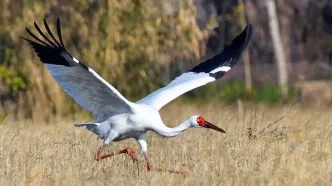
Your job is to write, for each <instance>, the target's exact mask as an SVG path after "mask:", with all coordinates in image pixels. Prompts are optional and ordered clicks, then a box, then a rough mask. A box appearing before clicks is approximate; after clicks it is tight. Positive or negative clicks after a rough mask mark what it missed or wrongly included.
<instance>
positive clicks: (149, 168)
mask: <svg viewBox="0 0 332 186" xmlns="http://www.w3.org/2000/svg"><path fill="white" fill-rule="evenodd" d="M146 168H147V170H148V172H150V171H152V170H153V168H152V165H151V164H150V163H149V162H147V163H146Z"/></svg>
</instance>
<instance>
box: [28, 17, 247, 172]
mask: <svg viewBox="0 0 332 186" xmlns="http://www.w3.org/2000/svg"><path fill="white" fill-rule="evenodd" d="M34 26H35V28H36V30H37V31H38V33H39V34H40V35H41V36H42V38H43V39H44V40H42V39H40V38H38V37H37V36H36V35H35V34H33V33H32V32H31V31H30V30H29V29H28V28H26V31H27V32H28V34H30V35H31V36H32V38H34V40H35V41H33V40H31V39H27V38H24V37H22V39H24V40H26V41H28V43H29V44H30V45H31V47H32V48H33V49H34V51H35V52H36V53H37V55H38V56H39V58H40V61H41V62H42V63H44V64H45V66H46V68H47V69H48V71H49V72H50V74H51V75H52V76H53V78H54V79H55V80H56V81H57V82H58V84H59V85H60V86H61V87H62V88H63V90H64V91H65V92H66V93H67V94H68V95H69V96H71V97H72V98H73V99H74V100H75V101H76V102H77V103H78V104H79V105H80V106H81V107H83V108H84V109H86V110H88V111H89V112H91V113H92V114H93V115H94V116H95V118H96V120H95V121H93V122H89V123H84V124H76V125H75V126H76V127H86V128H87V129H88V130H89V131H91V132H93V133H95V134H96V135H99V137H100V138H101V139H102V140H103V144H102V145H101V147H100V148H99V149H98V150H97V153H96V156H95V160H97V161H99V160H101V159H104V158H107V157H111V156H114V155H115V154H122V153H126V154H128V155H130V156H131V157H132V158H133V159H134V160H137V155H136V153H135V152H134V151H133V150H132V149H130V148H126V149H124V150H121V151H119V152H118V153H111V154H106V155H102V154H101V151H102V149H103V148H104V147H105V146H107V145H110V144H111V142H117V141H121V140H125V139H129V138H134V139H136V140H137V142H138V143H139V145H140V147H141V150H142V152H143V155H144V158H145V161H146V167H147V170H148V171H151V170H152V166H151V164H150V162H149V159H148V153H147V135H146V132H147V131H153V132H156V133H157V134H159V135H161V136H164V137H174V136H177V135H179V134H181V133H182V132H183V131H185V130H186V129H189V128H208V129H213V130H216V131H218V132H221V133H226V132H225V131H224V130H223V129H221V128H219V127H217V126H215V125H213V124H211V123H210V122H208V121H207V120H206V119H205V118H203V117H202V116H199V115H194V116H191V117H189V118H188V119H187V120H185V121H184V122H182V123H181V124H180V125H178V126H177V127H174V128H170V127H167V126H166V125H165V124H164V123H163V121H162V119H161V117H160V114H159V110H160V109H161V108H162V107H163V106H164V105H166V104H167V103H169V102H170V101H172V100H173V99H175V98H176V97H178V96H180V95H182V94H184V93H185V92H188V91H190V90H192V89H195V88H197V87H200V86H203V85H205V84H207V83H210V82H213V81H215V80H217V79H219V78H221V77H222V76H223V75H224V74H225V73H226V72H228V71H229V70H230V69H231V68H232V67H233V66H234V65H235V64H236V63H237V62H238V61H239V59H240V57H241V56H242V54H243V53H244V51H245V49H246V47H247V45H248V43H249V40H250V37H251V32H252V28H251V25H250V24H249V25H247V26H246V28H245V29H244V30H243V31H242V33H241V34H239V35H238V36H237V37H236V38H235V39H234V40H233V41H232V43H231V44H230V45H229V46H227V47H226V48H225V49H224V50H223V51H222V52H220V53H219V54H217V55H215V56H214V57H212V58H210V59H208V60H206V61H205V62H202V63H200V64H198V65H197V66H195V67H194V68H192V69H191V70H189V71H187V72H185V73H183V74H182V75H180V76H179V77H177V78H175V79H174V80H173V81H171V82H170V83H169V84H168V85H167V86H165V87H163V88H161V89H159V90H157V91H155V92H152V93H151V94H149V95H148V96H146V97H144V98H143V99H141V100H139V101H137V102H136V103H134V102H131V101H129V100H127V99H126V98H125V97H124V96H122V95H121V94H120V92H118V91H117V90H116V89H115V88H114V87H113V86H112V85H110V84H109V83H108V82H106V81H105V80H104V79H103V78H102V77H100V76H99V75H98V74H97V73H96V72H95V71H94V70H93V69H91V68H90V67H88V66H86V65H84V64H83V63H82V62H81V61H80V60H78V59H77V58H75V57H73V56H72V55H71V54H70V53H69V52H68V51H67V50H66V48H65V46H64V44H63V41H62V36H61V28H60V20H59V18H58V19H57V23H56V28H57V35H58V39H56V38H55V37H54V35H53V33H52V32H51V29H50V28H49V26H48V24H47V22H46V20H44V26H45V29H46V31H47V33H48V35H49V37H51V39H50V38H49V37H47V36H46V35H45V33H44V32H42V30H41V29H40V28H39V26H38V25H37V24H36V22H35V23H34Z"/></svg>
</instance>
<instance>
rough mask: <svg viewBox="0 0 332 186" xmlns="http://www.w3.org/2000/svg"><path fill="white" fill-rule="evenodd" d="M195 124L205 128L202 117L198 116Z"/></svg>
mask: <svg viewBox="0 0 332 186" xmlns="http://www.w3.org/2000/svg"><path fill="white" fill-rule="evenodd" d="M197 123H198V125H200V126H202V127H204V126H205V119H204V118H203V117H202V116H199V117H198V118H197Z"/></svg>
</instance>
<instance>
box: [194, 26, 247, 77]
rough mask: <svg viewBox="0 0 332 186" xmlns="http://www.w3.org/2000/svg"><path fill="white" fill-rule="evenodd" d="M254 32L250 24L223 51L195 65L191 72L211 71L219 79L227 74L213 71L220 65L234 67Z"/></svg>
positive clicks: (211, 74)
mask: <svg viewBox="0 0 332 186" xmlns="http://www.w3.org/2000/svg"><path fill="white" fill-rule="evenodd" d="M251 34H252V25H251V24H248V25H247V26H246V27H245V29H244V30H243V31H242V32H241V34H239V35H238V36H237V37H235V38H234V39H233V41H232V43H231V44H230V45H229V46H227V47H226V48H225V49H224V50H223V51H222V52H220V53H219V54H217V55H215V56H214V57H212V58H210V59H208V60H206V61H205V62H202V63H200V64H199V65H197V66H195V67H194V68H193V69H191V70H190V71H189V72H195V73H200V72H204V73H209V74H210V76H212V77H214V78H216V79H218V78H220V77H222V76H223V75H224V74H225V71H218V72H214V73H211V71H213V70H215V69H217V68H218V67H222V66H225V67H230V68H231V67H233V66H234V65H235V64H236V63H237V62H238V61H239V59H240V58H241V56H242V54H243V53H244V51H245V49H246V48H247V46H248V44H249V41H250V38H251Z"/></svg>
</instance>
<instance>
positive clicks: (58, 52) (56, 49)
mask: <svg viewBox="0 0 332 186" xmlns="http://www.w3.org/2000/svg"><path fill="white" fill-rule="evenodd" d="M44 25H45V28H46V30H47V32H48V34H49V35H50V36H51V38H52V39H53V40H54V42H55V43H53V42H52V41H51V40H50V39H49V38H48V37H47V36H46V35H45V34H44V33H43V32H42V30H41V29H40V28H39V26H38V25H37V24H36V23H34V26H35V28H36V30H37V31H38V32H39V34H40V35H42V37H43V38H44V39H45V40H46V41H47V42H48V43H47V42H45V41H43V40H41V39H40V38H38V37H37V36H36V35H34V34H33V33H32V32H31V31H30V30H29V29H27V28H26V31H27V32H28V34H30V35H31V36H32V37H33V38H34V39H35V40H37V41H38V42H36V41H32V40H30V39H27V38H24V37H21V38H22V39H24V40H26V41H28V42H29V44H30V45H31V47H32V48H33V49H34V51H35V52H36V53H37V55H38V57H39V58H40V60H41V62H43V63H45V64H53V65H63V66H68V67H78V66H79V67H83V68H84V69H86V70H89V68H88V67H87V66H86V65H84V64H82V63H81V62H77V61H74V58H73V56H72V55H71V54H69V53H68V52H67V51H66V49H65V46H64V44H63V41H62V36H61V28H60V19H59V18H58V19H57V34H58V37H59V40H60V43H61V45H60V44H59V42H58V41H57V40H56V39H55V37H54V35H53V34H52V32H51V29H50V28H49V26H48V24H47V22H46V20H44Z"/></svg>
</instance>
